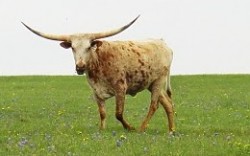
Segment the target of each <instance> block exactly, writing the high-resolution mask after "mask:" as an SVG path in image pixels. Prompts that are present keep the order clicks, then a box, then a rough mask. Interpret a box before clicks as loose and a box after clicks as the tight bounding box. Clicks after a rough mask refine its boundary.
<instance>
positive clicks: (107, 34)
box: [90, 15, 140, 40]
mask: <svg viewBox="0 0 250 156" xmlns="http://www.w3.org/2000/svg"><path fill="white" fill-rule="evenodd" d="M139 17H140V15H138V16H137V17H136V18H135V19H134V20H133V21H131V22H130V23H129V24H127V25H125V26H123V27H121V28H118V29H114V30H111V31H107V32H101V33H93V34H90V39H92V40H95V39H99V38H105V37H110V36H113V35H116V34H118V33H120V32H122V31H124V30H125V29H127V28H128V27H130V26H131V25H132V24H133V23H134V22H135V21H136V20H137V19H138V18H139Z"/></svg>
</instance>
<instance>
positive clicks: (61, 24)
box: [0, 0, 250, 76]
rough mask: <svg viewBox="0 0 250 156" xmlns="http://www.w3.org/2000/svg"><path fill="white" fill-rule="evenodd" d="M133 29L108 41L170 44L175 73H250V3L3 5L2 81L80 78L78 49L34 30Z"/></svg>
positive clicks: (57, 1)
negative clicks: (29, 77)
mask: <svg viewBox="0 0 250 156" xmlns="http://www.w3.org/2000/svg"><path fill="white" fill-rule="evenodd" d="M139 14H140V15H141V17H140V18H139V19H138V20H137V21H136V22H135V23H134V24H133V25H132V26H131V27H130V28H129V29H127V30H126V31H124V32H122V33H121V34H119V35H116V36H114V37H110V38H107V40H141V39H147V38H163V39H164V40H165V41H166V42H167V43H168V45H169V46H170V47H171V48H172V49H173V51H174V61H173V64H172V74H228V73H232V74H238V73H247V74H249V73H250V1H249V0H43V1H35V0H1V1H0V35H1V36H0V45H1V48H0V76H1V75H65V74H66V75H74V74H75V65H74V59H73V56H72V52H71V50H65V49H63V48H61V47H60V46H59V42H56V41H51V40H46V39H43V38H41V37H38V36H36V35H34V34H32V33H31V32H30V31H28V30H27V29H26V28H25V27H24V26H23V25H22V24H21V21H23V22H25V23H26V24H27V25H29V26H31V27H32V28H35V29H37V30H39V31H42V32H46V33H56V34H69V33H77V32H98V31H106V30H110V29H113V28H117V27H121V26H123V25H125V24H127V23H128V22H130V21H131V20H133V19H134V18H135V17H136V16H137V15H139Z"/></svg>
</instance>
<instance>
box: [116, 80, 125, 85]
mask: <svg viewBox="0 0 250 156" xmlns="http://www.w3.org/2000/svg"><path fill="white" fill-rule="evenodd" d="M119 83H121V84H124V83H125V81H124V80H123V79H120V80H118V81H117V84H119Z"/></svg>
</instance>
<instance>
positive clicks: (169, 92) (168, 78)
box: [166, 71, 172, 98]
mask: <svg viewBox="0 0 250 156" xmlns="http://www.w3.org/2000/svg"><path fill="white" fill-rule="evenodd" d="M166 83H167V84H166V92H167V95H168V96H169V97H170V98H171V97H172V89H171V84H170V71H169V72H168V75H167V81H166Z"/></svg>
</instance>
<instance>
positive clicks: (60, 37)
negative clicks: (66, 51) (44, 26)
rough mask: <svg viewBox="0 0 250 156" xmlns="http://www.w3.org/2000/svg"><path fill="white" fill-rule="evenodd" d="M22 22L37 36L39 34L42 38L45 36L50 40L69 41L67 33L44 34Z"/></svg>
mask: <svg viewBox="0 0 250 156" xmlns="http://www.w3.org/2000/svg"><path fill="white" fill-rule="evenodd" d="M22 24H23V25H24V26H25V27H26V28H27V29H29V30H30V31H31V32H33V33H34V34H36V35H38V36H41V37H43V38H47V39H50V40H56V41H69V35H53V34H45V33H42V32H39V31H37V30H34V29H32V28H30V27H29V26H27V25H26V24H24V23H23V22H22Z"/></svg>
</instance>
